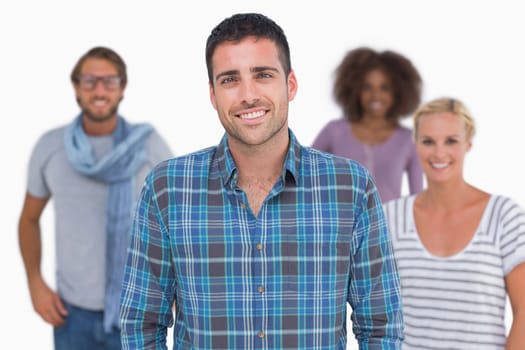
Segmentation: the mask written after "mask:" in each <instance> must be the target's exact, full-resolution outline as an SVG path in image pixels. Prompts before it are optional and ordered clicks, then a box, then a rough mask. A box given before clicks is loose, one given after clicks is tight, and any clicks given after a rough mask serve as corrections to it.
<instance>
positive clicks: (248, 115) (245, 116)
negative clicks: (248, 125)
mask: <svg viewBox="0 0 525 350" xmlns="http://www.w3.org/2000/svg"><path fill="white" fill-rule="evenodd" d="M265 113H266V112H265V111H259V112H252V113H246V114H240V117H241V118H242V119H255V118H259V117H260V116H263V115H264V114H265Z"/></svg>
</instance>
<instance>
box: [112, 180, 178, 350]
mask: <svg viewBox="0 0 525 350" xmlns="http://www.w3.org/2000/svg"><path fill="white" fill-rule="evenodd" d="M153 179H154V177H153V176H152V174H150V176H149V177H148V179H147V180H146V184H145V185H144V187H143V190H142V194H141V196H140V199H139V202H138V205H137V209H136V213H135V218H134V220H133V226H132V230H131V243H130V247H129V249H128V258H127V263H126V269H125V275H124V281H123V286H122V295H121V310H120V318H121V326H122V331H121V339H122V347H123V349H141V350H142V349H167V345H166V334H167V327H170V326H171V325H172V324H173V314H172V310H171V305H172V303H173V299H172V297H171V296H173V295H175V293H174V285H175V276H174V271H173V267H172V265H171V264H170V262H171V261H172V258H171V250H170V245H169V241H168V235H167V228H166V226H165V225H164V222H163V220H162V216H161V213H160V211H159V207H158V202H157V201H158V199H159V198H157V197H156V196H155V194H154V193H153V191H152V184H153Z"/></svg>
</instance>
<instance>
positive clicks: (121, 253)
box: [65, 114, 153, 332]
mask: <svg viewBox="0 0 525 350" xmlns="http://www.w3.org/2000/svg"><path fill="white" fill-rule="evenodd" d="M152 130H153V128H152V126H151V125H149V124H136V125H131V124H129V123H127V122H126V121H125V120H124V118H122V117H120V116H119V117H118V122H117V127H116V128H115V131H114V132H113V133H112V138H113V149H112V151H111V152H110V153H109V154H107V155H105V156H104V157H103V158H101V159H100V160H98V161H97V160H96V159H95V156H94V153H93V148H92V146H91V143H90V141H89V139H88V137H87V136H86V134H85V132H84V130H83V128H82V114H80V115H79V116H77V117H76V118H75V120H74V121H73V123H71V125H70V126H69V127H68V128H67V129H66V132H65V146H66V153H67V157H68V160H69V162H70V163H71V165H72V166H73V168H74V169H75V170H77V171H78V172H79V173H81V174H83V175H85V176H88V177H91V178H93V179H96V180H99V181H103V182H105V183H107V184H108V187H109V189H108V202H107V207H106V281H105V302H104V304H105V307H104V330H105V331H106V332H110V331H113V330H115V329H120V322H119V310H120V291H121V288H122V278H123V275H124V265H125V262H126V255H127V248H128V244H129V230H130V224H131V217H132V211H133V203H134V195H133V193H134V181H133V179H134V176H135V174H136V173H137V171H138V170H139V168H140V167H141V166H142V165H143V164H144V161H145V160H146V153H145V150H144V141H145V140H146V137H147V135H148V134H149V133H150V132H151V131H152ZM79 278H81V276H79Z"/></svg>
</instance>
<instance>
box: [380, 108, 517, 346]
mask: <svg viewBox="0 0 525 350" xmlns="http://www.w3.org/2000/svg"><path fill="white" fill-rule="evenodd" d="M474 134H475V124H474V120H473V118H472V116H471V114H470V113H469V111H468V110H467V108H466V107H465V106H464V104H463V103H461V102H460V101H458V100H457V99H452V98H440V99H436V100H434V101H431V102H428V103H426V104H424V105H422V106H421V107H420V108H419V109H418V110H417V111H416V112H415V116H414V137H415V144H416V152H417V154H418V157H419V161H420V163H421V165H422V168H423V172H424V174H425V177H426V180H427V184H428V186H427V188H426V189H425V190H424V191H422V192H421V193H419V194H417V195H412V196H406V197H403V198H400V199H397V200H394V201H390V202H388V203H385V205H384V208H385V212H386V216H387V220H388V223H389V226H390V231H391V235H392V241H393V244H394V249H395V255H396V258H397V263H398V269H399V275H400V279H401V289H402V300H403V312H404V320H405V342H404V345H403V349H405V350H410V349H418V350H422V349H432V350H436V349H476V350H483V349H506V350H517V349H525V331H524V329H525V315H524V312H525V263H524V262H525V212H524V210H523V209H522V207H521V206H520V205H518V204H517V203H516V202H515V201H514V200H512V199H511V198H509V197H506V196H502V195H494V194H490V193H487V192H484V191H483V190H481V189H478V188H476V187H474V186H472V185H471V184H469V183H467V182H466V181H465V179H464V177H463V168H464V160H465V156H466V155H467V153H468V151H469V150H470V148H471V147H472V138H473V136H474ZM507 295H508V296H509V298H510V302H511V305H512V315H513V322H512V327H511V329H510V333H509V334H508V337H506V331H505V323H504V316H505V302H506V297H507Z"/></svg>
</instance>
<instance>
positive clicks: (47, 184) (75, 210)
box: [19, 47, 172, 350]
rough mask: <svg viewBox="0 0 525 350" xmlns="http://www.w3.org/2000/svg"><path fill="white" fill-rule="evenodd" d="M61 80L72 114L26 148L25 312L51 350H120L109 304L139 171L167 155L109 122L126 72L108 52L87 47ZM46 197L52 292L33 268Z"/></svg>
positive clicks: (147, 135)
mask: <svg viewBox="0 0 525 350" xmlns="http://www.w3.org/2000/svg"><path fill="white" fill-rule="evenodd" d="M71 81H72V83H73V88H74V90H75V94H76V99H77V102H78V105H79V106H80V113H79V115H78V116H77V117H76V118H74V119H73V121H72V122H71V123H69V124H68V125H66V126H62V127H59V128H56V129H53V130H50V131H48V132H46V133H45V134H44V135H43V136H42V137H41V138H40V139H39V140H38V142H37V143H36V145H35V147H34V149H33V153H32V155H31V159H30V162H29V171H28V181H27V193H26V197H25V201H24V205H23V208H22V213H21V216H20V221H19V243H20V250H21V253H22V258H23V261H24V265H25V269H26V273H27V279H28V285H29V291H30V294H31V301H32V303H33V307H34V309H35V311H36V312H37V313H38V314H39V315H40V316H41V317H42V319H44V321H46V322H47V323H49V324H51V325H52V326H53V327H54V342H55V349H57V350H73V349H90V350H91V349H95V350H96V349H107V350H113V349H121V345H120V325H119V318H118V314H119V305H120V303H119V298H120V290H121V284H122V276H123V268H124V262H125V261H124V260H125V257H126V251H127V247H128V241H129V238H128V237H129V228H130V223H131V216H132V213H133V210H134V206H135V203H136V200H137V198H138V195H139V193H140V189H141V187H142V184H143V181H144V178H145V177H146V175H147V173H148V172H149V170H150V169H151V168H152V167H153V166H154V165H155V164H157V163H159V162H160V161H162V160H164V159H167V158H170V157H172V152H171V150H170V148H169V146H168V145H167V143H166V142H165V141H164V140H163V139H162V138H161V136H160V135H159V134H158V133H157V132H156V131H155V130H154V128H153V127H152V126H151V125H150V124H131V123H129V122H128V121H126V120H125V119H124V118H123V117H122V116H120V115H119V114H118V107H119V104H120V102H121V101H122V98H123V97H124V90H125V88H126V85H127V74H126V65H125V63H124V61H123V60H122V58H121V57H120V56H119V55H118V54H117V53H116V52H114V51H113V50H111V49H109V48H106V47H94V48H92V49H91V50H89V51H88V52H87V53H85V54H84V55H83V56H82V57H81V58H80V59H79V61H78V62H77V64H76V65H75V67H74V69H73V71H72V73H71ZM51 198H53V203H54V211H55V229H56V263H57V265H56V287H57V290H56V291H54V290H53V289H52V288H51V286H49V285H48V284H47V283H46V281H45V280H44V278H43V276H42V272H41V266H40V265H41V255H42V244H41V232H40V217H41V214H42V212H43V210H44V208H45V207H46V204H47V203H48V201H49V199H51Z"/></svg>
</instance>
